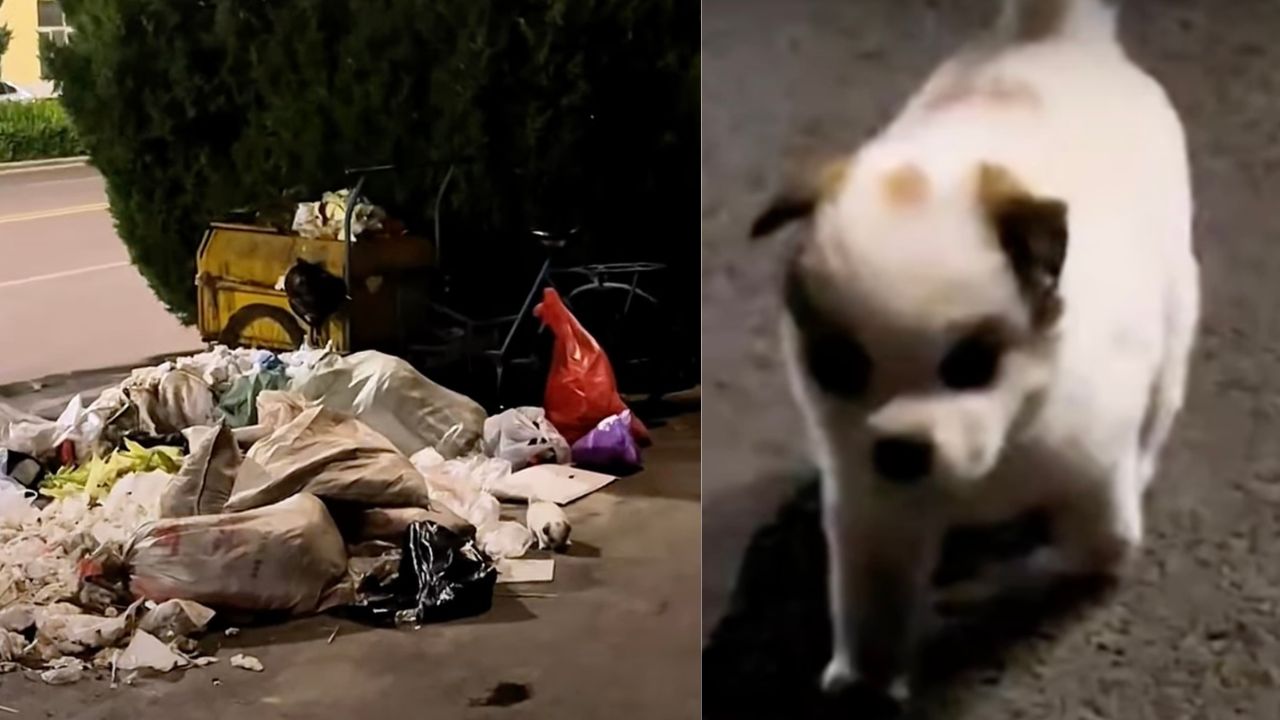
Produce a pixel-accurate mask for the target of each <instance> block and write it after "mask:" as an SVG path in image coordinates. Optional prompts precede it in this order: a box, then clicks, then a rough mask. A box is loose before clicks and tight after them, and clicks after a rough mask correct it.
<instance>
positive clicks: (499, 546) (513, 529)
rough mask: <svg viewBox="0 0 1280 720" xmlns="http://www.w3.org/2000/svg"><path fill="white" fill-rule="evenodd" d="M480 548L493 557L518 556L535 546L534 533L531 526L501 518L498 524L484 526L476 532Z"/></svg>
mask: <svg viewBox="0 0 1280 720" xmlns="http://www.w3.org/2000/svg"><path fill="white" fill-rule="evenodd" d="M476 540H477V541H478V543H479V545H480V549H481V550H483V551H484V553H485V554H486V555H488V556H489V557H491V558H518V557H520V556H521V555H524V554H525V553H526V552H528V551H529V548H531V547H533V533H532V532H530V531H529V528H527V527H525V526H524V525H521V524H520V523H518V522H514V521H511V520H501V521H499V522H498V524H497V525H496V526H492V527H488V528H482V529H481V530H479V531H477V533H476Z"/></svg>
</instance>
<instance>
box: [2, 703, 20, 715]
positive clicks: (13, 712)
mask: <svg viewBox="0 0 1280 720" xmlns="http://www.w3.org/2000/svg"><path fill="white" fill-rule="evenodd" d="M0 712H7V713H9V714H10V715H17V714H18V711H17V710H14V709H13V708H11V707H9V706H8V705H0Z"/></svg>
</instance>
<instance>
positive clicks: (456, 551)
mask: <svg viewBox="0 0 1280 720" xmlns="http://www.w3.org/2000/svg"><path fill="white" fill-rule="evenodd" d="M497 580H498V569H497V566H496V565H495V564H494V562H493V560H492V559H490V558H489V557H488V556H487V555H485V554H484V553H483V552H481V550H480V548H478V547H476V544H475V541H474V540H473V539H472V538H468V537H465V536H462V535H459V534H458V533H456V532H454V531H453V530H450V529H449V528H447V527H445V526H443V525H440V524H439V523H436V522H433V521H430V520H426V521H422V522H415V523H413V524H411V525H410V526H409V528H408V529H407V530H406V531H405V535H404V540H403V542H402V543H401V546H400V565H399V568H398V569H397V571H396V572H395V574H393V575H391V576H390V577H378V576H377V574H370V575H369V576H368V577H366V578H365V579H364V580H363V581H362V582H361V585H360V587H359V588H358V589H357V594H358V595H359V599H358V600H357V601H356V602H355V603H354V604H352V605H351V606H348V608H347V609H346V610H347V612H346V614H348V615H350V616H351V617H352V618H354V619H356V620H362V621H365V622H371V623H374V624H378V625H396V624H402V623H415V624H419V625H424V624H427V623H435V622H445V621H448V620H457V619H459V618H465V617H473V616H476V615H482V614H484V613H486V612H488V611H489V608H491V607H492V606H493V588H494V585H495V584H496V583H497Z"/></svg>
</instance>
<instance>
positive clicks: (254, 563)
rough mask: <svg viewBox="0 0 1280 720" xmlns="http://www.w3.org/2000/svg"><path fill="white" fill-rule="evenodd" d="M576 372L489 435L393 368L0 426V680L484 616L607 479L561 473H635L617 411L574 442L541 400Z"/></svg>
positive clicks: (295, 360) (558, 412)
mask: <svg viewBox="0 0 1280 720" xmlns="http://www.w3.org/2000/svg"><path fill="white" fill-rule="evenodd" d="M544 304H545V303H544ZM586 337H587V339H590V336H586ZM591 344H592V345H594V341H591ZM595 352H597V353H598V347H596V349H595ZM590 355H591V353H590V352H588V353H587V356H590ZM600 356H601V357H603V355H602V354H601V355H600ZM583 357H584V356H583V355H581V354H579V355H576V356H574V355H571V354H566V355H565V358H566V359H565V360H564V362H562V363H560V364H559V365H557V369H554V370H553V371H552V374H551V377H550V378H549V379H548V395H547V398H548V402H549V405H548V407H547V408H546V409H545V410H544V409H543V408H537V407H523V408H516V409H512V410H507V411H505V412H502V413H500V414H498V415H494V416H492V417H488V416H487V414H486V413H485V411H484V409H483V408H481V407H480V406H479V405H478V404H476V403H475V402H474V401H472V400H471V399H469V398H467V397H465V396H463V395H461V394H458V393H456V392H453V391H451V390H449V389H447V388H444V387H442V386H440V385H438V384H436V383H434V382H432V381H431V380H429V379H428V378H426V377H424V376H423V375H422V374H420V373H418V372H417V371H416V370H414V369H413V368H412V367H411V366H410V365H409V364H408V363H406V362H405V361H403V360H401V359H399V358H397V357H393V356H390V355H385V354H382V353H378V352H360V353H355V354H353V355H349V356H341V355H338V354H336V353H333V352H330V351H329V350H327V349H326V350H313V349H306V348H304V349H303V350H300V351H297V352H293V353H285V354H280V355H276V354H274V353H271V352H267V351H263V350H245V349H238V350H231V349H228V348H225V347H215V348H213V349H212V350H210V351H209V352H205V353H201V354H198V355H194V356H191V357H184V358H179V359H176V360H174V361H172V362H166V363H162V364H160V365H158V366H155V367H146V368H139V369H137V370H135V371H133V372H132V374H131V375H130V376H129V377H128V378H127V379H126V380H125V381H124V382H122V383H121V384H120V385H119V386H117V387H114V388H111V389H109V390H107V391H105V392H103V393H102V394H101V395H100V396H99V397H98V398H96V399H94V400H93V401H92V402H91V403H90V404H88V405H87V406H86V405H84V403H83V402H82V400H81V398H80V397H76V398H74V399H73V400H72V401H71V402H70V403H69V404H68V406H67V407H66V410H65V411H64V412H63V413H62V414H61V416H59V417H58V418H57V419H56V420H46V419H43V418H40V417H36V416H32V415H28V414H26V413H23V412H21V411H18V410H16V409H14V408H12V407H9V406H6V405H3V404H0V672H10V671H25V672H32V673H38V674H39V677H40V678H41V679H43V680H44V681H45V682H47V683H50V684H64V683H70V682H75V681H78V680H80V679H82V678H85V677H89V676H106V675H107V674H108V673H109V674H110V677H111V680H112V683H113V684H115V683H116V682H118V681H120V680H123V681H126V682H131V681H132V677H133V675H134V674H136V673H137V672H139V671H144V670H148V671H157V672H168V671H171V670H175V669H182V668H193V667H202V666H204V665H208V664H211V663H214V662H217V658H216V657H213V656H202V655H201V654H200V649H199V644H198V643H197V641H196V638H197V637H198V636H200V635H201V634H202V633H205V632H206V631H211V630H213V629H216V628H215V626H216V625H218V624H219V623H220V620H219V619H218V616H222V618H223V620H222V621H221V624H222V625H226V624H227V623H228V622H231V621H234V620H237V619H243V618H245V617H249V618H257V617H277V616H286V617H287V616H299V615H305V614H311V613H319V612H325V611H331V610H334V611H342V612H344V613H346V614H348V615H349V616H352V617H355V618H358V619H364V620H368V621H370V622H375V623H378V624H385V625H398V624H405V623H409V624H413V625H421V624H424V623H429V622H437V621H440V620H446V619H451V618H456V617H463V616H468V615H474V614H477V613H482V612H484V611H486V610H487V609H488V608H489V606H490V604H491V602H492V597H493V588H494V584H495V583H496V582H498V581H499V575H500V574H501V573H502V572H504V571H503V569H502V568H503V563H505V562H510V561H511V560H512V559H515V558H521V557H522V556H524V555H525V554H526V553H528V552H529V551H530V550H531V549H532V548H534V547H537V548H541V549H548V550H557V549H559V550H562V549H564V548H565V547H566V546H567V544H568V542H569V533H570V525H569V522H568V519H567V517H566V515H565V513H564V511H563V510H562V509H561V507H560V506H561V505H563V504H565V503H568V502H572V501H573V500H575V499H577V498H578V497H581V496H582V495H584V494H586V493H588V492H592V491H594V490H595V489H598V488H599V487H601V486H603V484H604V483H606V482H608V481H609V480H612V479H613V475H612V474H611V475H604V474H596V473H590V472H584V471H583V470H581V469H579V468H570V467H569V466H568V463H570V462H572V461H576V462H577V463H578V464H579V467H582V466H589V467H604V468H617V467H619V466H631V467H638V466H639V464H640V454H639V452H640V451H639V447H640V445H641V444H643V443H645V442H646V441H647V433H646V432H645V431H644V428H643V425H641V424H640V423H639V422H638V421H636V420H635V419H634V418H633V417H632V416H631V414H630V411H629V410H627V409H626V408H625V405H621V400H620V399H616V398H617V394H616V390H611V391H609V392H611V393H612V395H613V398H615V399H616V402H615V400H612V399H607V400H606V403H605V404H606V406H607V407H608V408H609V409H610V410H612V409H614V408H615V406H617V405H621V407H622V409H621V410H620V411H618V412H610V413H609V414H607V415H603V416H601V417H598V418H596V419H595V421H594V423H591V424H588V421H589V418H587V417H585V416H584V415H583V412H584V411H585V412H599V411H597V410H590V409H587V408H585V407H584V406H582V404H581V400H582V398H581V397H578V403H579V407H577V408H576V409H575V408H574V407H569V406H567V405H565V403H563V402H561V401H559V400H554V397H555V396H556V393H560V394H561V395H565V396H566V397H567V396H573V395H574V393H573V392H569V391H568V390H566V388H564V387H561V386H562V385H564V384H565V383H573V382H576V380H574V377H576V376H575V375H574V373H575V372H576V371H575V370H574V369H573V367H572V366H573V365H574V363H576V362H578V361H579V360H581V359H582V358H583ZM605 362H606V364H607V360H605ZM566 393H567V395H566ZM588 404H589V405H592V406H594V405H598V404H599V403H588ZM556 417H560V418H561V423H563V424H564V426H565V430H566V432H562V431H561V429H560V425H559V424H557V423H556V422H555V421H554V418H556ZM570 420H571V421H572V422H569V421H570ZM597 478H601V479H597ZM504 502H505V503H517V504H518V505H517V506H516V507H514V508H512V507H509V508H508V512H507V517H504V516H503V503H504ZM513 516H514V517H515V518H519V519H512V517H513ZM521 519H522V520H523V522H521ZM228 632H231V630H228ZM231 662H232V664H233V665H235V666H237V667H243V668H246V669H250V670H253V669H257V670H260V669H261V664H260V663H258V662H257V660H256V659H255V658H252V657H251V656H236V657H235V658H231Z"/></svg>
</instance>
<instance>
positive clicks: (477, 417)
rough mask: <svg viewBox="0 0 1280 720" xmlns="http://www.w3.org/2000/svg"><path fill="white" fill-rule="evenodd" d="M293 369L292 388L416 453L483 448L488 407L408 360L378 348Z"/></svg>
mask: <svg viewBox="0 0 1280 720" xmlns="http://www.w3.org/2000/svg"><path fill="white" fill-rule="evenodd" d="M308 361H309V362H311V363H313V364H312V365H310V366H304V367H301V368H298V369H296V370H295V371H294V372H293V373H291V374H290V375H291V377H293V378H294V379H293V381H292V382H291V383H290V385H289V388H290V390H292V391H294V392H297V393H299V394H300V395H302V396H303V397H305V398H307V399H309V400H319V401H320V402H322V403H324V405H325V407H327V408H330V409H332V410H337V411H340V412H345V413H350V414H352V415H355V416H356V417H357V418H359V419H360V421H361V422H363V423H365V424H366V425H368V426H369V427H371V428H373V429H374V430H375V431H377V432H379V433H381V434H382V435H384V436H386V438H387V439H388V440H390V441H391V443H392V444H393V445H395V447H396V449H398V450H399V451H400V452H402V453H404V454H405V455H413V454H414V453H416V452H418V451H419V450H421V449H423V448H427V447H430V448H435V449H436V450H437V451H439V452H440V454H441V455H443V456H444V457H445V458H446V459H447V458H454V457H458V456H460V455H467V454H470V453H472V452H474V451H476V450H477V449H478V448H479V445H480V443H481V435H482V433H483V432H484V421H485V415H486V413H485V411H484V408H482V407H480V405H479V404H478V403H476V402H475V401H474V400H472V399H471V398H468V397H467V396H465V395H462V394H460V393H456V392H454V391H452V390H450V389H448V388H446V387H444V386H442V385H438V384H436V383H434V382H432V381H431V380H429V379H427V378H426V377H424V376H423V375H422V374H421V373H419V372H418V371H417V370H414V369H413V367H412V366H411V365H409V363H407V362H405V361H404V360H401V359H400V358H398V357H395V356H393V355H386V354H383V353H380V352H374V351H371V350H370V351H365V352H358V353H355V354H353V355H350V356H348V357H345V358H344V357H341V356H339V355H336V354H333V353H326V354H323V355H321V356H319V357H311V358H309V359H308Z"/></svg>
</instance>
